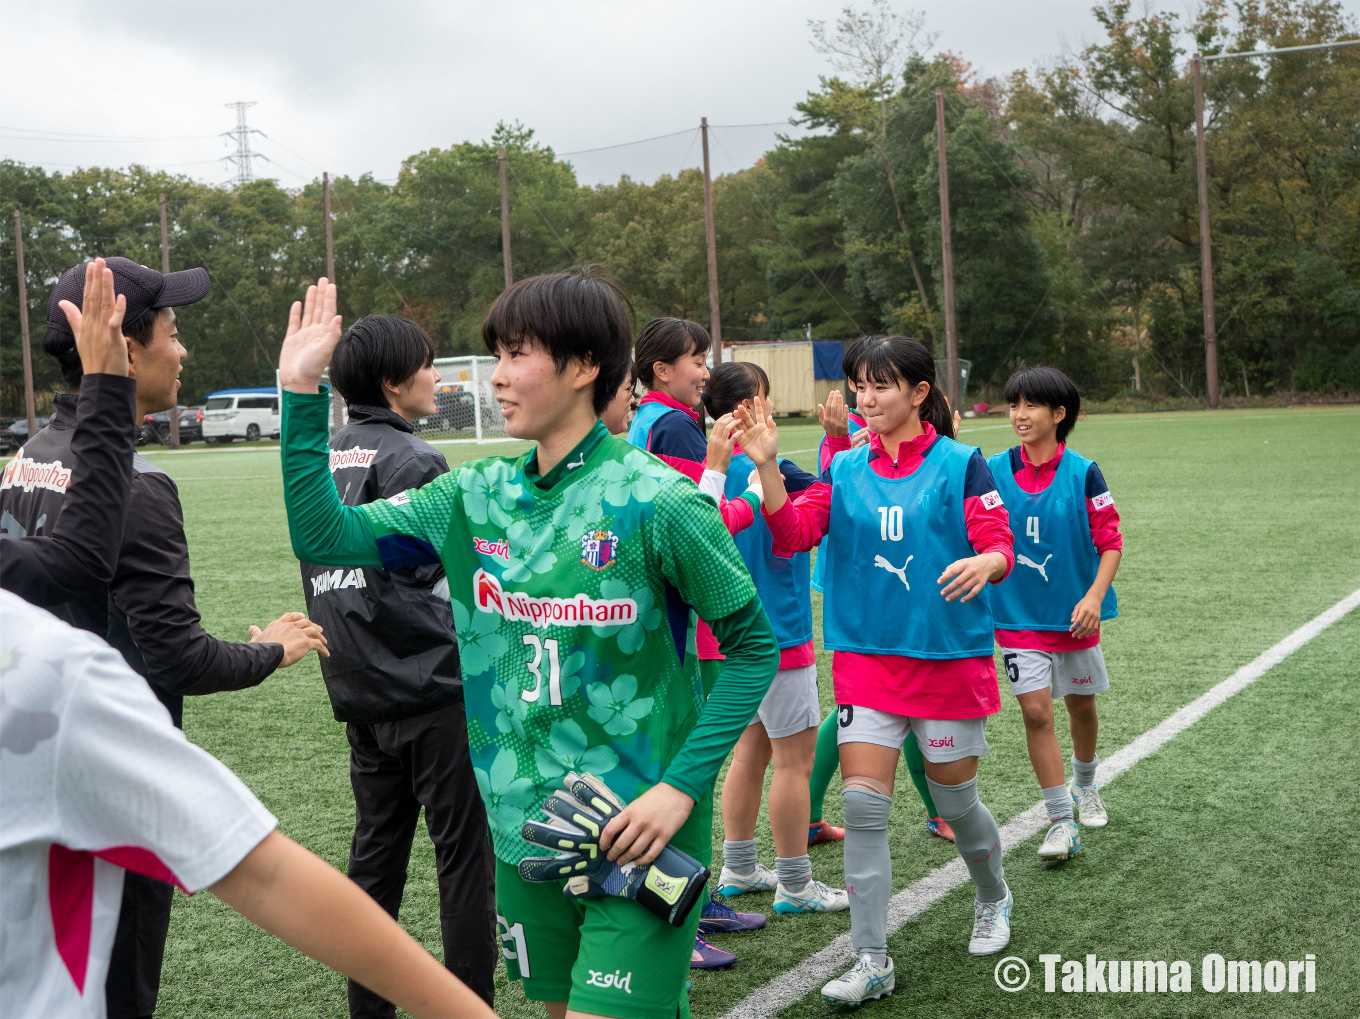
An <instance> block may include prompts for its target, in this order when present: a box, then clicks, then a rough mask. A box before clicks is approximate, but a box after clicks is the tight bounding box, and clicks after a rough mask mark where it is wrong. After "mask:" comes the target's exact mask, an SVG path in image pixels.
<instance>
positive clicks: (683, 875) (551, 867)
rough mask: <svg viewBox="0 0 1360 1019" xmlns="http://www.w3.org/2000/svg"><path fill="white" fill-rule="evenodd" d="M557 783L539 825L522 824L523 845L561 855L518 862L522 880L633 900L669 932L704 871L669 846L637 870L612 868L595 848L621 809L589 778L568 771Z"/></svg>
mask: <svg viewBox="0 0 1360 1019" xmlns="http://www.w3.org/2000/svg"><path fill="white" fill-rule="evenodd" d="M562 784H563V785H565V786H566V787H567V789H568V790H570V793H567V792H555V793H553V794H552V795H551V796H549V797H548V798H547V800H545V801H544V803H543V810H544V812H545V813H546V814H547V815H548V819H547V821H546V823H545V822H542V821H525V822H524V827H523V828H522V829H521V830H520V835H521V837H523V839H524V841H526V842H529V843H532V844H533V845H536V846H542V847H543V848H545V849H558V850H566V852H564V853H562V854H561V855H559V856H531V857H528V858H527V859H524V860H521V861H520V863H519V874H520V877H522V878H523V879H524V880H525V881H559V880H562V879H563V878H565V879H566V882H567V883H566V887H564V888H563V889H562V894H564V895H566V896H567V897H568V898H576V899H588V898H594V897H596V896H599V895H617V896H620V897H622V898H626V899H634V900H636V901H637V903H638V904H639V905H642V906H645V907H646V908H647V909H648V910H650V911H651V912H652V913H654V914H655V915H656V916H658V917H660V918H661V919H662V920H665V921H666V922H667V923H669V924H671V925H672V926H674V927H681V926H683V925H684V922H685V917H686V916H688V915H689V912H690V910H691V909H693V908H694V904H695V902H697V901H698V899H699V896H700V895H701V894H702V893H703V891H704V888H705V886H706V885H707V883H708V877H709V872H708V868H707V867H705V866H704V865H703V864H701V863H700V862H699V861H698V860H696V859H694V857H692V856H690V855H689V854H687V853H682V852H681V851H680V850H678V849H676V848H675V847H674V846H670V845H668V846H666V847H665V848H664V849H662V850H661V853H660V854H659V855H658V856H657V858H656V859H655V860H654V861H652V863H650V864H648V865H646V866H641V865H639V864H636V863H626V864H624V865H623V866H619V865H618V864H616V863H612V862H611V861H610V860H609V858H608V857H607V856H606V855H605V853H604V851H603V850H601V849H600V836H601V834H603V832H604V828H605V825H607V824H608V823H609V822H610V820H611V819H612V818H614V817H616V816H617V815H618V814H619V813H620V812H622V810H623V808H624V806H625V804H624V802H623V801H622V800H621V799H619V797H618V796H616V795H615V794H614V792H613V790H611V789H610V788H609V787H608V786H606V785H605V784H604V783H603V782H601V781H600V780H599V779H598V778H596V777H595V776H594V775H589V774H586V775H578V774H576V773H575V772H568V773H567V775H566V778H564V779H563V780H562Z"/></svg>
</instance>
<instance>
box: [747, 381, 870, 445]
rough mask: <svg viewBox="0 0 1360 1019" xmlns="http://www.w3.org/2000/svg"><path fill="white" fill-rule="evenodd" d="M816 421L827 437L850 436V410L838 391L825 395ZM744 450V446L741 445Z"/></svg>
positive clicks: (819, 406) (818, 406)
mask: <svg viewBox="0 0 1360 1019" xmlns="http://www.w3.org/2000/svg"><path fill="white" fill-rule="evenodd" d="M817 420H818V421H820V422H821V423H822V431H824V432H826V434H827V435H834V436H845V435H849V434H850V408H849V407H847V406H846V405H845V397H843V396H842V395H841V391H840V390H839V389H833V390H831V392H830V393H828V394H827V397H826V403H825V404H824V405H823V404H820V403H819V404H817ZM742 448H743V449H745V448H746V446H745V444H743V445H742Z"/></svg>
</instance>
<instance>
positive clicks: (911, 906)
mask: <svg viewBox="0 0 1360 1019" xmlns="http://www.w3.org/2000/svg"><path fill="white" fill-rule="evenodd" d="M1356 608H1360V590H1357V591H1352V592H1351V593H1350V594H1349V595H1347V596H1346V597H1345V598H1342V599H1341V601H1339V602H1337V603H1336V604H1335V605H1333V606H1332V607H1331V608H1329V609H1327V611H1325V612H1323V613H1322V614H1321V615H1319V616H1316V617H1315V618H1313V619H1311V620H1309V621H1308V622H1306V623H1304V624H1303V625H1302V626H1300V627H1299V628H1298V629H1297V630H1295V631H1294V632H1293V633H1291V634H1290V635H1289V636H1288V637H1285V638H1284V640H1282V641H1280V642H1279V643H1278V644H1276V645H1275V646H1274V647H1271V648H1269V649H1267V650H1266V651H1263V652H1262V653H1261V654H1259V655H1257V656H1256V658H1254V659H1253V660H1252V661H1250V662H1248V663H1247V664H1246V665H1244V666H1242V668H1240V669H1238V670H1237V671H1236V672H1234V673H1233V674H1232V675H1231V676H1229V677H1228V678H1227V679H1225V680H1223V681H1222V682H1221V683H1218V684H1217V685H1215V686H1213V687H1211V688H1210V689H1209V690H1208V691H1206V692H1205V693H1203V694H1201V695H1200V696H1198V697H1196V698H1195V699H1194V700H1193V701H1191V702H1190V703H1189V704H1187V705H1186V706H1185V707H1183V708H1181V709H1180V710H1179V711H1177V712H1175V713H1174V714H1172V715H1171V717H1169V718H1167V719H1166V720H1165V721H1163V722H1160V723H1159V724H1157V725H1155V726H1153V727H1152V728H1151V729H1149V730H1148V731H1147V732H1145V733H1143V735H1141V736H1139V737H1138V738H1137V739H1135V740H1134V741H1133V742H1132V743H1130V744H1129V745H1128V746H1126V747H1123V748H1122V749H1120V750H1118V751H1116V752H1115V753H1114V754H1112V755H1111V756H1110V757H1108V758H1106V759H1105V760H1103V761H1101V762H1100V767H1099V769H1098V770H1097V772H1096V777H1097V779H1098V780H1099V782H1100V784H1101V785H1107V784H1109V783H1110V782H1112V781H1114V780H1115V779H1116V778H1118V777H1119V776H1120V775H1122V774H1123V773H1124V772H1126V771H1128V770H1129V769H1130V768H1132V767H1133V766H1134V765H1135V764H1137V763H1138V762H1139V761H1141V760H1142V759H1143V758H1145V757H1148V756H1150V755H1151V754H1153V753H1155V752H1156V751H1157V750H1159V749H1160V748H1161V747H1162V746H1163V745H1165V744H1166V743H1167V741H1169V740H1171V739H1172V738H1174V737H1175V736H1177V735H1178V734H1179V733H1182V732H1184V731H1185V730H1186V729H1188V728H1189V727H1190V726H1192V725H1194V724H1195V723H1196V722H1198V721H1199V720H1200V719H1201V718H1203V717H1204V716H1205V715H1207V714H1208V713H1209V712H1210V711H1212V710H1213V709H1214V708H1216V707H1218V706H1219V705H1220V704H1222V703H1223V702H1224V701H1226V700H1227V699H1228V698H1229V697H1232V696H1233V695H1234V694H1236V693H1240V692H1241V691H1242V690H1244V689H1246V688H1247V687H1248V686H1250V685H1251V684H1252V683H1254V682H1256V680H1258V679H1260V678H1261V677H1262V676H1264V675H1265V674H1266V673H1267V672H1268V671H1269V670H1270V669H1271V668H1273V667H1274V666H1276V665H1278V664H1279V663H1280V662H1282V661H1284V660H1285V659H1286V658H1288V657H1289V656H1290V655H1292V654H1293V653H1294V652H1295V651H1297V650H1298V649H1299V648H1301V647H1303V645H1305V644H1307V643H1308V642H1309V641H1310V640H1312V639H1313V638H1314V637H1316V636H1317V635H1318V634H1320V633H1321V632H1322V631H1323V630H1325V629H1327V627H1329V626H1331V625H1332V624H1333V623H1335V622H1336V621H1337V620H1339V619H1341V618H1342V617H1343V616H1345V615H1346V613H1348V612H1351V611H1353V610H1355V609H1356ZM1047 824H1048V812H1047V811H1046V810H1045V809H1044V804H1043V801H1042V800H1040V801H1039V802H1038V803H1036V804H1035V805H1034V806H1032V807H1030V808H1029V809H1028V810H1026V811H1024V812H1023V813H1021V814H1017V815H1016V816H1015V817H1013V818H1011V819H1010V820H1009V821H1007V822H1006V823H1005V824H1004V825H1003V826H1002V828H1001V847H1002V852H1003V853H1008V852H1010V851H1011V850H1012V849H1014V848H1015V847H1016V846H1018V845H1020V844H1021V843H1023V842H1025V841H1026V840H1027V839H1029V838H1031V837H1032V836H1034V835H1035V834H1036V833H1038V832H1039V831H1042V830H1043V828H1044V827H1045V826H1046V825H1047ZM967 881H968V870H967V868H965V867H964V865H963V861H962V860H960V859H959V858H958V857H957V856H956V857H954V859H953V860H951V861H950V862H949V863H946V864H945V865H944V866H943V867H937V868H936V869H935V870H933V871H931V872H930V873H929V874H927V875H926V876H925V877H923V878H921V879H920V880H919V881H914V882H913V883H912V884H910V885H908V886H907V887H906V888H904V889H902V890H901V891H900V892H898V893H897V894H896V895H894V896H893V897H892V900H891V901H890V902H889V905H888V934H889V935H890V936H891V935H892V934H895V933H896V932H897V931H898V930H899V929H901V927H902V926H903V925H904V924H905V923H906V922H907V921H908V920H913V919H915V918H916V917H918V916H920V915H921V914H922V913H924V912H925V911H926V910H927V909H929V908H930V907H931V906H932V905H934V904H935V903H936V902H938V901H940V900H941V899H943V898H944V897H945V896H946V895H948V894H949V893H950V892H952V891H954V889H956V888H958V887H960V886H961V885H963V884H964V883H965V882H967ZM854 961H855V952H854V948H853V946H852V945H851V943H850V935H849V934H848V933H847V934H842V935H840V936H839V937H838V938H836V939H835V940H833V941H832V942H831V943H830V944H829V945H827V946H826V947H825V948H823V949H822V950H821V951H820V952H815V953H813V954H812V955H810V956H808V957H807V958H806V959H804V960H803V961H802V962H800V963H799V964H798V965H797V966H796V967H794V968H793V969H791V970H789V971H788V972H786V973H783V974H781V975H779V976H777V977H775V978H774V979H773V980H771V981H770V982H769V983H767V984H765V985H764V986H762V987H758V988H756V989H755V990H754V991H752V992H751V993H750V994H748V995H747V996H746V997H745V998H743V999H742V1000H741V1002H740V1003H739V1004H738V1005H737V1006H736V1007H735V1008H733V1009H732V1010H731V1011H729V1012H728V1013H727V1014H726V1015H724V1016H723V1017H722V1019H767V1017H769V1016H772V1015H774V1014H775V1013H776V1012H779V1011H780V1010H782V1009H785V1008H787V1007H788V1006H790V1005H792V1004H793V1003H794V1002H796V1001H798V1000H799V999H800V998H802V997H804V996H805V995H807V994H811V993H812V992H813V991H817V990H820V989H821V986H822V984H824V983H825V982H826V981H827V980H829V979H830V978H831V977H833V976H836V975H838V974H839V973H841V972H843V971H844V970H846V969H847V968H849V967H850V965H851V964H853V963H854Z"/></svg>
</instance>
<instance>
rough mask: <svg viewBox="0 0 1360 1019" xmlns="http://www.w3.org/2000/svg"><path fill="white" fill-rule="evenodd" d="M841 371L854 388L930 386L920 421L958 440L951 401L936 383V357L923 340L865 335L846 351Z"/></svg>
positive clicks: (907, 337)
mask: <svg viewBox="0 0 1360 1019" xmlns="http://www.w3.org/2000/svg"><path fill="white" fill-rule="evenodd" d="M841 370H842V371H843V372H844V373H845V377H846V378H847V379H849V380H850V384H851V385H858V384H859V383H860V382H865V383H868V382H876V383H878V384H879V385H884V386H888V385H892V386H902V387H903V388H905V389H914V388H916V386H918V385H920V384H921V383H922V382H924V383H926V384H927V385H928V386H930V392H928V393H927V394H926V398H925V400H924V401H922V403H921V408H920V410H919V411H918V412H917V413H918V414H919V416H920V419H921V420H922V421H924V422H927V423H928V424H929V425H930V426H931V427H932V428H934V429H935V431H936V432H937V433H938V434H940V435H943V436H946V437H947V438H950V439H953V438H956V436H955V435H954V415H953V414H952V413H951V410H950V407H949V400H948V399H947V398H946V397H945V395H944V392H943V390H941V389H940V387H939V384H938V383H937V382H936V381H935V357H934V355H933V354H931V352H930V351H929V350H927V349H926V346H925V344H923V343H922V342H921V341H920V340H916V339H913V338H912V337H910V336H861V337H860V338H859V339H857V340H855V341H854V342H853V343H851V344H850V345H849V346H847V347H846V348H845V354H844V355H843V356H842V357H841Z"/></svg>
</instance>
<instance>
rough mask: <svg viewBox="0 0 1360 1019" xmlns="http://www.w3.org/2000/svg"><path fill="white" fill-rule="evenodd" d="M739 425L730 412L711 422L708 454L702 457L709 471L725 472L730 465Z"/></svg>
mask: <svg viewBox="0 0 1360 1019" xmlns="http://www.w3.org/2000/svg"><path fill="white" fill-rule="evenodd" d="M739 427H740V426H739V425H738V424H737V422H736V419H735V418H733V417H732V415H731V414H724V415H723V416H722V417H720V418H718V420H717V421H715V422H713V431H712V432H710V433H709V436H708V455H707V456H705V457H704V466H705V467H706V468H708V469H709V470H710V471H717V472H718V473H720V474H721V473H725V472H726V471H727V468H728V467H729V466H730V465H731V463H732V450H733V448H734V447H735V446H736V444H737V429H738V428H739Z"/></svg>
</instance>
